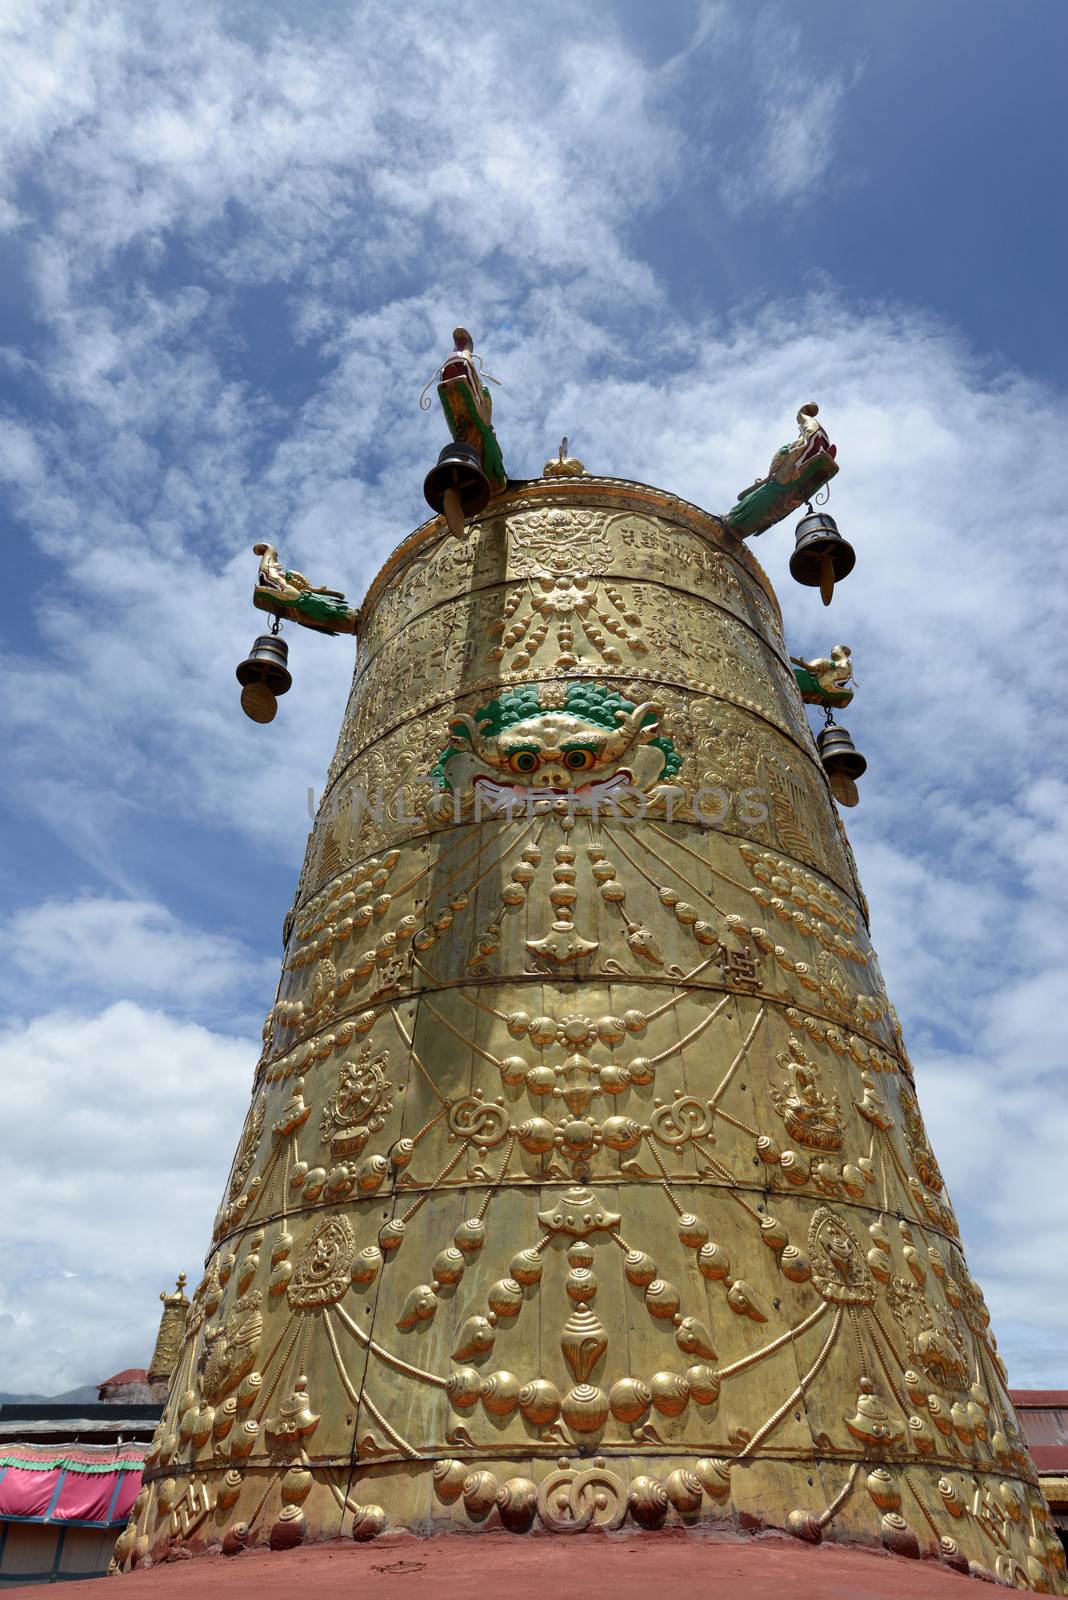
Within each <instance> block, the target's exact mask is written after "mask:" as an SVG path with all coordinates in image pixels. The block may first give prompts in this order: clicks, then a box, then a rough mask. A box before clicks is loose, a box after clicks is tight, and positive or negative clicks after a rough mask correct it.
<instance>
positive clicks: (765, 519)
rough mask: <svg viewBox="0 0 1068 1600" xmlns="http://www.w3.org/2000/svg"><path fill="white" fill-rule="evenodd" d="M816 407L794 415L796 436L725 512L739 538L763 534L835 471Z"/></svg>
mask: <svg viewBox="0 0 1068 1600" xmlns="http://www.w3.org/2000/svg"><path fill="white" fill-rule="evenodd" d="M819 409H820V408H819V406H818V405H817V404H816V402H815V401H814V400H809V401H807V402H806V404H805V405H803V406H802V407H801V409H800V411H799V412H798V413H797V425H798V427H799V429H800V430H801V431H800V434H799V437H798V438H796V439H795V440H794V442H793V443H792V444H784V445H783V446H782V447H781V449H779V450H776V452H775V454H774V456H773V457H772V459H771V466H770V467H769V468H768V475H767V477H766V478H758V479H757V481H756V482H755V483H754V484H751V485H750V487H749V488H748V489H743V490H742V492H741V494H740V495H739V496H738V502H737V504H736V505H734V506H732V507H731V509H730V510H729V511H728V512H727V516H726V522H727V526H728V527H729V528H730V529H731V532H732V533H736V534H737V535H738V537H739V538H740V539H747V538H750V537H751V536H752V535H754V534H757V533H763V532H764V531H765V530H766V529H768V528H771V527H773V526H774V525H775V523H776V522H781V521H782V519H783V517H786V516H789V514H790V512H791V511H796V510H797V508H798V506H801V505H804V504H805V503H806V502H807V501H809V500H811V499H812V496H813V495H814V494H815V493H816V492H817V490H819V489H821V488H822V487H823V485H824V484H825V483H828V482H829V481H830V479H831V478H833V477H834V475H835V473H836V472H837V471H838V465H837V462H836V461H835V456H836V455H837V454H838V451H837V447H836V446H835V445H833V444H832V443H831V441H830V439H829V438H828V437H827V432H826V429H825V428H824V427H823V426H822V424H821V423H819V422H817V421H816V417H817V416H818V414H819Z"/></svg>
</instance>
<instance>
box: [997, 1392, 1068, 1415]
mask: <svg viewBox="0 0 1068 1600" xmlns="http://www.w3.org/2000/svg"><path fill="white" fill-rule="evenodd" d="M1009 1399H1010V1400H1011V1401H1012V1403H1013V1405H1014V1406H1016V1408H1017V1409H1018V1410H1019V1409H1020V1408H1021V1407H1024V1408H1026V1407H1028V1406H1049V1407H1051V1408H1052V1409H1059V1408H1060V1407H1061V1406H1063V1407H1064V1408H1065V1409H1066V1410H1068V1389H1010V1390H1009Z"/></svg>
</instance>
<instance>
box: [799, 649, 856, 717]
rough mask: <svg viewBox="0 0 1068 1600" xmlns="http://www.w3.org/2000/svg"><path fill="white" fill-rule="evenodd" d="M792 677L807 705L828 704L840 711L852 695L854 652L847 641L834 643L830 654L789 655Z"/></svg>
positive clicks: (854, 681) (854, 682) (854, 680)
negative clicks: (791, 664)
mask: <svg viewBox="0 0 1068 1600" xmlns="http://www.w3.org/2000/svg"><path fill="white" fill-rule="evenodd" d="M790 660H791V661H792V662H793V668H794V677H795V678H796V679H797V687H798V688H799V689H800V691H801V698H802V700H803V701H804V702H805V704H806V705H808V706H831V707H833V708H834V710H836V711H840V710H841V709H842V707H843V706H847V705H848V704H849V702H850V701H851V700H852V698H853V690H852V688H850V685H851V684H854V685H855V684H856V679H855V678H854V677H853V652H852V651H851V650H850V648H849V646H848V645H847V644H836V645H834V646H833V647H832V649H831V653H830V655H829V656H817V657H816V659H815V660H814V661H806V660H805V659H804V658H803V657H802V656H791V657H790Z"/></svg>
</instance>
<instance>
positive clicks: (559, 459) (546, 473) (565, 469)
mask: <svg viewBox="0 0 1068 1600" xmlns="http://www.w3.org/2000/svg"><path fill="white" fill-rule="evenodd" d="M542 475H543V477H546V478H585V477H587V476H588V474H587V472H586V468H585V467H584V466H583V465H582V462H581V461H579V459H578V457H577V456H569V455H568V453H567V435H566V433H565V435H564V437H563V438H562V439H561V440H560V454H559V455H558V456H553V457H552V458H551V459H550V460H549V461H547V462H546V463H545V467H544V469H543V473H542Z"/></svg>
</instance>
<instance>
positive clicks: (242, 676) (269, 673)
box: [237, 633, 293, 722]
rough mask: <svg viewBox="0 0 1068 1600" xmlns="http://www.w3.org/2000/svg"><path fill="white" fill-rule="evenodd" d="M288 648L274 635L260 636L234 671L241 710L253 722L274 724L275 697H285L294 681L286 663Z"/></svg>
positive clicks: (276, 698)
mask: <svg viewBox="0 0 1068 1600" xmlns="http://www.w3.org/2000/svg"><path fill="white" fill-rule="evenodd" d="M288 660H289V646H288V645H287V644H286V642H285V640H284V639H281V638H279V636H278V635H277V634H275V633H261V634H260V636H259V638H258V639H256V640H255V641H254V642H253V645H252V649H251V651H250V652H249V654H248V656H247V658H246V659H245V660H244V661H242V663H241V665H240V666H239V667H238V669H237V681H238V683H239V684H240V685H241V709H242V711H243V712H244V713H245V715H246V717H251V718H252V720H253V722H273V721H274V716H275V712H276V711H277V710H278V696H279V695H280V694H286V693H287V692H288V690H289V689H290V687H291V685H292V683H293V679H292V677H291V676H290V672H289V667H288V666H287V664H286V663H287V662H288Z"/></svg>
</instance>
